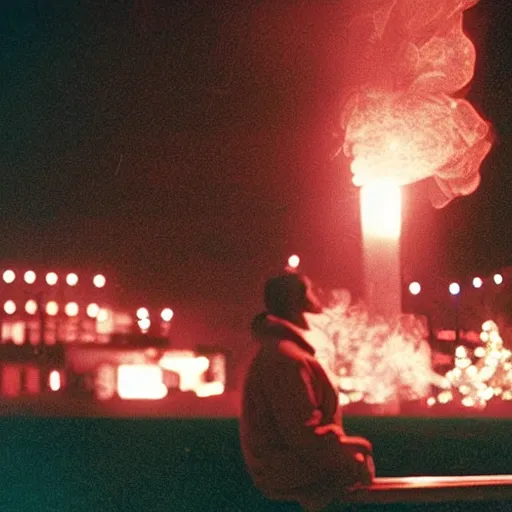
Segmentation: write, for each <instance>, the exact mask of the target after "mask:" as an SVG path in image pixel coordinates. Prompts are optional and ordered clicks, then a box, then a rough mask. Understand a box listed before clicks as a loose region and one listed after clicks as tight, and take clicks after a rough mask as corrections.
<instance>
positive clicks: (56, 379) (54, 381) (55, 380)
mask: <svg viewBox="0 0 512 512" xmlns="http://www.w3.org/2000/svg"><path fill="white" fill-rule="evenodd" d="M48 384H49V386H50V389H51V390H52V391H59V389H60V388H61V381H60V373H59V372H58V371H57V370H52V371H51V372H50V376H49V378H48Z"/></svg>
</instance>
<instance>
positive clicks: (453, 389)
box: [428, 320, 512, 409]
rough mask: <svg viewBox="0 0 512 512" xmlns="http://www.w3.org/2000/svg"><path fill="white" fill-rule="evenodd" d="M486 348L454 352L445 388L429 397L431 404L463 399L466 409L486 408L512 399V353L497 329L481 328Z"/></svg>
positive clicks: (490, 324)
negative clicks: (488, 404) (493, 403)
mask: <svg viewBox="0 0 512 512" xmlns="http://www.w3.org/2000/svg"><path fill="white" fill-rule="evenodd" d="M480 339H481V340H482V342H483V343H485V345H484V346H482V345H481V346H478V347H477V348H475V349H474V350H473V351H472V352H470V351H469V350H468V349H466V348H465V347H464V346H459V347H457V349H456V351H455V366H454V368H452V369H451V370H450V371H448V372H447V373H446V386H445V387H446V389H444V390H442V391H441V392H440V393H439V394H438V395H437V397H431V398H429V401H428V403H429V405H431V406H432V405H434V404H436V402H438V403H440V404H446V403H448V402H451V401H453V400H460V402H461V403H462V405H464V406H466V407H476V408H479V409H483V408H485V407H486V405H487V403H488V402H490V401H491V400H495V399H497V398H501V399H502V400H507V401H509V400H512V352H511V351H510V350H508V349H506V348H505V347H504V346H503V340H502V338H501V336H500V333H499V330H498V326H497V325H496V324H495V323H494V322H493V321H491V320H488V321H486V322H484V323H483V325H482V332H481V333H480Z"/></svg>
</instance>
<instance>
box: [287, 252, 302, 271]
mask: <svg viewBox="0 0 512 512" xmlns="http://www.w3.org/2000/svg"><path fill="white" fill-rule="evenodd" d="M299 265H300V258H299V256H298V255H297V254H292V255H291V256H290V257H289V258H288V266H289V267H290V268H293V269H296V268H299Z"/></svg>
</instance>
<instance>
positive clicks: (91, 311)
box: [87, 302, 100, 318]
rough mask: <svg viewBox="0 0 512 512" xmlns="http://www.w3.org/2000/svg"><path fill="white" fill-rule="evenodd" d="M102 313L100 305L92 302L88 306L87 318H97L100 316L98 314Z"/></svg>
mask: <svg viewBox="0 0 512 512" xmlns="http://www.w3.org/2000/svg"><path fill="white" fill-rule="evenodd" d="M99 312H100V307H99V306H98V304H96V303H94V302H92V303H91V304H89V305H88V306H87V316H88V317H89V318H96V317H97V316H98V313H99Z"/></svg>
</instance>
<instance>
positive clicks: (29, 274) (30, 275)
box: [23, 270, 36, 284]
mask: <svg viewBox="0 0 512 512" xmlns="http://www.w3.org/2000/svg"><path fill="white" fill-rule="evenodd" d="M23 279H24V281H25V283H27V284H34V283H35V281H36V273H35V272H34V271H33V270H27V271H26V272H25V274H24V276H23Z"/></svg>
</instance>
